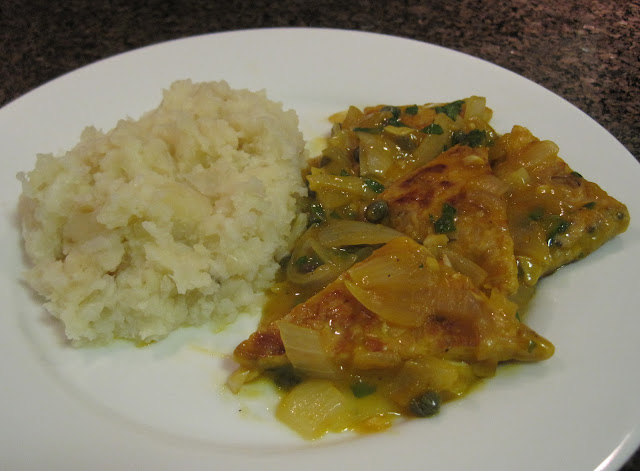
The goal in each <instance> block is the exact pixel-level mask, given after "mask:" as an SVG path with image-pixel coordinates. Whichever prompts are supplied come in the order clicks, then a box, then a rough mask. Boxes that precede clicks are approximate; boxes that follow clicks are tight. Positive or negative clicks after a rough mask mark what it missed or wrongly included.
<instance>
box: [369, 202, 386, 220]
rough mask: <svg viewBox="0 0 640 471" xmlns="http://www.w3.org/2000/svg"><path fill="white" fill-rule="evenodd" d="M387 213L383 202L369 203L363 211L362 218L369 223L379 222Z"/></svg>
mask: <svg viewBox="0 0 640 471" xmlns="http://www.w3.org/2000/svg"><path fill="white" fill-rule="evenodd" d="M388 212H389V206H388V205H387V202H386V201H384V200H378V201H374V202H373V203H371V204H370V205H369V206H367V208H366V209H365V211H364V217H365V218H366V219H367V221H369V222H380V221H382V220H383V219H384V217H385V216H386V215H387V213H388Z"/></svg>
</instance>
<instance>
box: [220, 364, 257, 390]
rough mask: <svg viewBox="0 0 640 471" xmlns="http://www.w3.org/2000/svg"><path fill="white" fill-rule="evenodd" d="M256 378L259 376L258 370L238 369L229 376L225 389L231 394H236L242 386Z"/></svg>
mask: <svg viewBox="0 0 640 471" xmlns="http://www.w3.org/2000/svg"><path fill="white" fill-rule="evenodd" d="M258 376H260V372H259V371H258V370H249V369H246V368H238V369H237V370H235V371H234V372H233V373H231V375H229V378H228V379H227V387H228V388H229V390H230V391H231V392H232V393H234V394H238V392H240V389H241V388H242V386H244V385H245V384H246V383H249V382H251V381H253V380H254V379H256V378H257V377H258Z"/></svg>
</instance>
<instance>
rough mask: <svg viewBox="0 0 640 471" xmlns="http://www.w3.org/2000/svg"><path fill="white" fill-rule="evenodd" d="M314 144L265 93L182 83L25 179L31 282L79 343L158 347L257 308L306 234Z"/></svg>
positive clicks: (49, 158)
mask: <svg viewBox="0 0 640 471" xmlns="http://www.w3.org/2000/svg"><path fill="white" fill-rule="evenodd" d="M304 164H305V157H304V140H303V137H302V134H301V132H300V131H299V130H298V118H297V115H296V113H295V112H294V111H292V110H289V111H284V110H283V109H282V106H281V105H280V104H278V103H274V102H272V101H270V100H269V99H267V97H266V95H265V93H264V92H259V93H255V92H251V91H248V90H233V89H231V88H230V87H229V85H228V84H227V83H225V82H206V83H192V82H191V81H189V80H184V81H178V82H175V83H173V84H172V85H171V87H170V88H169V89H168V90H165V92H164V96H163V100H162V102H161V104H160V105H159V107H158V108H156V109H155V110H153V111H150V112H148V113H146V114H144V115H143V116H142V117H141V118H140V119H138V120H133V119H126V120H122V121H120V122H119V123H118V124H117V125H116V127H115V128H114V129H112V130H110V131H109V132H107V133H103V132H101V131H99V130H97V129H95V128H92V127H89V128H87V129H85V130H84V132H83V133H82V136H81V139H80V142H79V143H78V144H77V145H76V146H75V147H74V148H73V149H71V150H69V151H68V152H66V153H64V154H62V155H58V156H55V155H52V154H46V155H39V156H38V158H37V162H36V165H35V169H34V170H32V171H31V172H28V173H26V174H21V175H19V178H20V180H21V181H22V187H23V193H22V195H21V199H20V208H19V209H20V217H21V223H22V234H23V238H24V243H25V250H26V253H27V255H28V257H29V259H30V260H31V262H32V267H31V268H30V269H29V270H28V271H27V273H26V276H25V278H26V281H27V282H28V284H29V285H30V286H31V287H32V288H33V289H34V290H35V291H37V292H38V293H39V294H40V295H41V296H43V297H44V298H45V300H46V308H47V309H48V310H49V311H50V312H51V314H53V316H55V317H57V318H59V319H60V320H61V321H62V322H63V323H64V327H65V332H66V335H67V337H68V338H69V339H70V340H71V341H72V342H73V343H75V344H83V343H87V342H108V341H109V340H112V339H115V338H124V339H132V340H139V341H143V342H149V341H153V340H157V339H161V338H162V337H164V336H166V335H167V334H168V333H170V332H171V331H173V330H175V329H176V328H178V327H180V326H185V325H201V324H203V323H205V322H206V321H209V320H213V321H215V322H217V323H220V324H224V323H227V322H230V321H232V320H233V319H234V318H235V317H236V316H237V314H238V313H239V312H242V311H243V310H246V309H247V308H249V307H250V306H253V305H255V303H257V302H258V301H259V300H260V298H261V296H262V292H263V290H264V289H265V288H266V287H268V286H269V284H270V283H271V282H272V280H273V278H274V275H275V272H276V270H277V267H278V260H279V258H281V257H282V256H283V255H284V254H286V252H287V250H288V248H289V244H290V242H291V240H292V239H293V238H294V237H295V236H296V235H297V233H299V230H300V229H301V228H302V226H303V225H304V220H303V219H304V218H303V216H302V215H301V214H299V212H298V211H297V209H296V207H297V204H296V203H297V199H298V198H299V197H300V196H303V195H305V194H306V191H307V190H306V187H305V185H304V183H303V181H302V178H301V169H302V167H303V166H304Z"/></svg>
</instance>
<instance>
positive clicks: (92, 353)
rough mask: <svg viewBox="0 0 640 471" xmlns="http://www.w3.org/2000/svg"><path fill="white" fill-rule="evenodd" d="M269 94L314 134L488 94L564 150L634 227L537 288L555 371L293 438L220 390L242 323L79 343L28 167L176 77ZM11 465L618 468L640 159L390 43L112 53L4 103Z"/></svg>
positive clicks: (545, 110) (6, 464) (535, 90)
mask: <svg viewBox="0 0 640 471" xmlns="http://www.w3.org/2000/svg"><path fill="white" fill-rule="evenodd" d="M188 77H189V78H192V79H194V80H198V81H199V80H219V79H225V80H227V81H228V82H229V83H230V84H231V85H232V86H233V87H236V88H244V87H247V88H250V89H254V90H257V89H262V88H265V89H266V90H267V92H268V95H269V97H270V98H272V99H275V100H278V101H282V102H283V103H284V105H285V107H287V108H289V107H291V108H294V109H296V110H297V111H298V113H299V115H300V118H301V125H302V128H303V131H304V133H305V136H306V137H307V139H313V138H316V137H318V136H320V135H323V134H325V133H326V132H327V130H328V125H327V122H326V121H325V118H326V117H327V116H328V115H330V114H331V113H333V112H335V111H338V110H341V109H344V108H345V107H346V106H348V105H349V104H355V105H367V104H377V103H390V104H405V103H407V104H408V103H416V102H430V101H450V100H454V99H457V98H461V97H465V96H468V95H471V94H477V95H483V96H486V97H487V99H488V103H489V105H490V106H491V107H492V108H493V109H494V112H495V113H494V116H495V118H494V124H495V126H496V128H497V129H498V131H500V132H506V131H508V130H509V129H510V126H511V125H512V124H516V123H517V124H522V125H525V126H527V127H529V128H530V129H531V130H532V132H534V134H536V135H538V136H540V137H542V138H547V139H551V140H553V141H555V142H556V143H558V144H559V146H560V148H561V155H562V156H563V157H564V158H565V159H566V160H567V161H568V162H569V164H570V165H571V166H572V167H573V168H574V169H576V170H578V171H579V172H580V173H582V174H583V175H584V176H585V177H586V178H589V179H593V180H595V181H597V182H598V183H600V184H601V186H603V188H605V189H606V190H608V191H609V192H610V193H611V194H612V195H614V196H615V197H617V198H619V199H620V200H622V201H624V202H626V203H627V204H628V206H629V208H630V210H631V215H632V216H631V218H632V224H631V227H630V228H629V230H628V231H627V232H626V233H625V234H624V235H622V236H620V237H618V238H616V239H615V240H613V241H611V242H610V243H608V244H606V246H605V247H604V248H602V249H601V250H600V251H598V252H597V253H595V254H594V255H592V256H590V257H588V258H587V259H585V260H583V261H580V262H579V263H577V264H574V265H572V266H569V267H565V268H563V269H561V270H560V271H559V272H557V273H556V274H554V275H553V276H552V277H551V278H548V279H546V280H544V281H543V282H542V286H541V287H540V290H539V292H538V297H537V298H536V300H535V302H534V305H533V307H532V310H531V312H530V314H529V317H528V321H529V323H530V324H531V325H532V326H533V327H534V328H535V329H537V330H538V331H539V332H540V333H541V334H543V335H545V336H547V337H548V338H549V339H551V340H552V341H553V342H554V343H555V345H556V347H557V352H556V354H555V356H554V357H553V358H551V359H550V360H549V361H546V362H543V363H540V364H535V365H526V366H521V367H517V368H515V369H509V370H505V371H503V372H501V373H500V374H498V376H497V377H496V378H495V379H494V380H492V381H490V382H488V383H487V385H486V386H484V387H482V388H480V389H479V390H477V391H475V392H474V393H473V394H471V395H469V396H468V397H467V398H465V399H464V400H462V401H457V402H456V403H453V404H448V405H447V406H446V407H444V408H443V410H442V412H441V414H439V416H438V417H436V418H434V419H430V420H424V421H412V422H410V423H407V424H402V425H399V426H397V427H395V428H393V429H392V430H390V431H389V432H386V433H382V434H379V435H373V436H365V437H359V438H353V437H347V436H343V437H340V436H338V437H335V438H331V439H328V440H322V441H319V442H316V443H313V444H310V443H305V442H303V441H301V440H299V439H298V438H297V437H296V436H294V435H293V433H291V432H290V431H289V430H287V429H286V428H284V427H283V426H282V425H280V424H278V423H277V422H275V421H274V420H273V418H272V417H271V413H272V409H270V408H269V407H268V404H267V403H266V402H265V401H263V400H257V401H254V400H252V399H251V398H250V397H243V398H236V397H233V396H232V395H230V394H228V393H225V392H224V388H223V386H222V383H223V381H224V379H225V376H226V374H227V373H228V371H229V370H230V368H231V362H230V361H229V360H228V359H226V358H225V354H228V353H229V352H231V350H232V349H233V347H234V346H235V344H236V342H237V341H238V340H240V339H242V338H244V336H245V335H246V334H247V333H248V332H249V331H250V330H251V328H252V325H253V324H252V321H250V320H247V319H245V320H244V321H242V322H240V323H239V324H238V326H237V327H236V328H234V329H232V330H231V331H230V332H226V333H224V334H220V335H215V334H213V333H211V332H209V331H208V330H207V329H190V330H185V331H181V332H178V333H177V334H175V335H173V336H171V337H170V338H169V339H167V340H166V341H164V342H161V343H159V344H156V345H154V346H152V347H149V348H145V349H137V348H135V347H133V346H131V345H129V344H126V343H123V344H117V345H115V346H113V347H110V348H93V349H92V348H89V349H81V350H76V349H72V348H70V347H68V346H67V345H66V344H65V343H64V342H63V340H62V336H61V333H60V328H59V326H58V325H57V324H56V323H55V322H53V321H51V320H50V319H49V317H48V316H47V314H46V313H45V312H44V310H43V308H42V307H41V305H40V304H39V302H38V300H36V299H34V298H33V297H32V295H31V293H30V292H29V291H28V290H27V289H25V287H24V286H22V285H21V284H20V282H19V281H18V280H19V274H20V272H21V270H22V269H23V267H24V260H23V257H22V253H21V251H20V239H19V235H18V231H17V228H16V218H17V217H16V202H17V197H18V194H19V192H20V187H19V184H18V182H17V180H16V179H15V174H16V173H17V172H19V171H24V170H29V169H31V168H32V167H33V164H34V161H35V155H36V153H38V152H57V151H60V150H64V149H68V148H69V147H71V146H72V145H73V144H74V143H75V142H76V140H77V139H78V137H79V134H80V131H81V130H82V128H83V127H84V126H86V125H89V124H92V125H95V126H97V127H100V128H103V129H109V128H111V127H113V126H114V125H115V123H116V121H117V119H118V118H120V117H124V116H125V115H130V116H134V117H137V116H139V115H140V114H141V113H142V112H144V111H146V110H148V109H151V108H154V107H155V106H157V104H158V103H159V100H160V94H161V89H162V88H165V87H167V86H168V85H169V84H170V83H171V82H172V81H173V80H176V79H180V78H188ZM0 158H1V159H2V166H3V171H2V176H1V178H2V184H1V185H0V192H1V194H2V204H1V210H2V224H1V226H0V228H1V229H0V230H1V233H0V234H1V239H0V251H1V254H2V255H1V257H2V278H1V279H0V299H1V300H2V304H3V309H2V315H1V317H0V368H1V373H2V376H1V378H2V387H1V388H0V391H1V392H0V411H1V414H0V428H1V431H0V468H2V469H30V470H37V469H47V470H53V469H65V470H75V469H93V470H102V469H104V470H113V469H154V470H164V469H207V470H211V469H226V470H229V469H245V468H246V469H248V468H249V467H250V466H255V467H259V468H260V469H262V470H265V471H271V470H274V471H275V470H278V471H281V470H283V469H308V470H311V469H322V470H326V469H330V468H331V467H332V466H336V465H338V466H339V467H340V468H344V469H354V468H355V469H360V468H361V467H362V468H363V469H368V470H370V471H374V470H388V469H395V468H400V469H414V468H418V467H419V468H420V469H446V470H449V471H451V470H468V469H484V468H486V469H492V470H513V469H518V470H521V471H524V470H536V471H539V470H540V469H549V468H555V469H558V468H562V469H564V470H567V471H569V470H581V471H583V470H589V469H600V470H603V469H609V470H611V469H615V468H617V467H619V466H620V465H621V464H622V463H623V462H624V461H625V460H626V459H627V458H628V457H629V456H630V454H631V453H632V452H633V450H634V449H635V447H636V446H637V445H638V443H639V442H640V431H639V424H640V400H639V399H638V398H639V397H640V380H639V378H638V374H637V372H638V361H639V360H640V341H638V339H639V334H640V316H638V315H637V314H638V312H637V302H636V298H637V286H638V284H637V278H636V276H637V270H638V268H637V267H638V265H639V264H640V237H638V231H639V229H638V225H637V221H639V220H640V196H639V194H640V193H639V192H638V190H637V186H638V184H640V166H638V164H637V162H636V161H635V160H634V159H633V157H632V156H631V155H630V154H629V153H628V152H627V151H626V150H625V149H624V148H623V146H622V145H620V144H619V143H618V142H617V141H616V140H615V139H614V138H613V137H612V136H611V135H609V134H608V133H607V132H606V131H605V130H603V129H602V128H601V127H600V126H598V125H597V124H596V123H595V122H594V121H593V120H591V119H590V118H589V117H587V116H586V115H584V114H583V113H582V112H580V111H579V110H577V109H576V108H575V107H573V106H571V105H570V104H568V103H567V102H565V101H563V100H562V99H561V98H559V97H557V96H555V95H553V94H552V93H550V92H549V91H547V90H544V89H543V88H541V87H539V86H537V85H535V84H534V83H532V82H530V81H527V80H526V79H524V78H522V77H519V76H517V75H515V74H513V73H510V72H508V71H506V70H504V69H501V68H499V67H496V66H494V65H491V64H489V63H486V62H483V61H480V60H478V59H475V58H472V57H469V56H466V55H463V54H460V53H457V52H453V51H450V50H447V49H443V48H440V47H436V46H432V45H428V44H424V43H420V42H415V41H410V40H405V39H399V38H393V37H388V36H381V35H374V34H367V33H358V32H348V31H335V30H309V29H272V30H253V31H239V32H231V33H222V34H214V35H207V36H201V37H194V38H188V39H183V40H178V41H173V42H169V43H164V44H159V45H155V46H151V47H148V48H144V49H141V50H136V51H132V52H129V53H127V54H123V55H120V56H116V57H113V58H110V59H107V60H104V61H101V62H98V63H96V64H93V65H90V66H88V67H85V68H82V69H80V70H77V71H75V72H73V73H71V74H68V75H66V76H63V77H61V78H59V79H57V80H54V81H53V82H50V83H48V84H46V85H44V86H42V87H40V88H38V89H36V90H34V91H32V92H31V93H29V94H27V95H26V96H24V97H22V98H20V99H18V100H16V101H15V102H13V103H10V104H9V105H7V106H6V107H4V108H3V109H2V110H0Z"/></svg>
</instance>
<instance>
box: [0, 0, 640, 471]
mask: <svg viewBox="0 0 640 471" xmlns="http://www.w3.org/2000/svg"><path fill="white" fill-rule="evenodd" d="M274 26H313V27H332V28H345V29H355V30H366V31H374V32H380V33H386V34H394V35H399V36H404V37H410V38H414V39H418V40H421V41H425V42H429V43H434V44H439V45H442V46H445V47H448V48H451V49H455V50H458V51H462V52H465V53H468V54H471V55H474V56H477V57H480V58H483V59H486V60H488V61H491V62H493V63H496V64H498V65H500V66H503V67H505V68H507V69H510V70H512V71H514V72H516V73H518V74H521V75H523V76H525V77H527V78H529V79H531V80H533V81H535V82H537V83H539V84H540V85H542V86H544V87H546V88H548V89H549V90H551V91H553V92H555V93H556V94H558V95H560V96H562V97H563V98H565V99H567V100H568V101H569V102H571V103H573V104H574V105H576V106H577V107H578V108H580V109H581V110H583V111H584V112H586V113H587V114H588V115H590V116H591V117H592V118H594V119H595V120H596V121H597V122H598V123H600V124H601V125H602V126H603V127H604V128H606V129H607V130H608V131H609V132H611V134H613V135H614V136H615V137H616V138H617V139H618V140H619V141H620V142H621V143H622V144H623V145H624V146H625V147H626V148H627V149H628V150H629V151H630V152H631V154H633V156H634V157H635V158H636V159H638V160H640V132H639V131H640V125H639V124H638V123H640V2H638V1H637V0H633V1H630V0H569V1H558V0H554V1H541V0H538V1H535V0H533V1H532V0H515V1H512V2H508V1H503V0H486V1H478V0H475V1H474V0H462V1H451V2H447V1H442V0H439V1H431V0H430V1H416V0H405V1H397V0H387V1H384V2H382V1H380V2H374V1H357V0H351V1H349V2H347V1H333V0H331V1H304V0H297V1H288V2H278V1H265V0H258V1H254V2H250V1H242V0H226V1H217V0H205V1H200V0H184V1H180V0H147V1H135V0H111V1H106V0H95V1H78V0H67V1H64V2H55V1H49V0H35V1H29V0H1V1H0V106H2V105H4V104H6V103H8V102H10V101H12V100H13V99H15V98H18V97H19V96H21V95H23V94H25V93H27V92H28V91H30V90H31V89H33V88H35V87H37V86H38V85H41V84H43V83H45V82H47V81H49V80H51V79H53V78H55V77H57V76H59V75H61V74H64V73H66V72H68V71H71V70H73V69H76V68H78V67H80V66H83V65H86V64H88V63H91V62H94V61H96V60H98V59H101V58H104V57H107V56H111V55H114V54H117V53H120V52H124V51H128V50H131V49H134V48H137V47H141V46H145V45H148V44H152V43H158V42H161V41H165V40H169V39H174V38H180V37H185V36H192V35H197V34H203V33H210V32H216V31H228V30H237V29H246V28H260V27H274ZM557 469H560V468H557ZM623 469H624V471H640V453H637V454H636V455H635V456H634V457H633V458H632V459H631V460H630V461H629V462H628V463H627V465H626V466H625V467H624V468H623Z"/></svg>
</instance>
